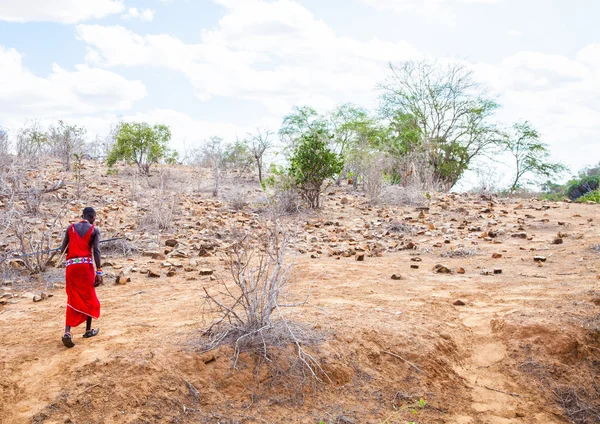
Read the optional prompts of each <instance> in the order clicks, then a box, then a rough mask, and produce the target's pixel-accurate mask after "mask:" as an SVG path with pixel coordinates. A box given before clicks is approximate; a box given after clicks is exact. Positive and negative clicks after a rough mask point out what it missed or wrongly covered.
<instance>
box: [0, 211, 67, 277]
mask: <svg viewBox="0 0 600 424" xmlns="http://www.w3.org/2000/svg"><path fill="white" fill-rule="evenodd" d="M65 213H66V211H65V210H62V209H61V210H60V211H59V212H58V213H57V214H56V215H54V216H51V217H44V219H43V220H42V223H41V224H40V225H36V224H34V223H32V222H29V221H28V220H27V219H26V218H25V217H24V216H22V215H17V216H14V217H13V219H12V220H11V223H10V229H9V231H10V233H11V234H12V235H13V236H14V237H15V238H16V240H17V243H18V253H19V254H20V255H24V256H23V257H22V258H21V260H22V263H23V264H24V266H25V268H27V270H28V271H29V272H31V273H32V274H39V273H41V272H44V271H45V270H46V268H47V267H48V266H49V265H50V263H51V261H52V259H53V258H54V257H55V255H56V254H57V251H54V252H49V250H51V249H52V248H53V247H54V246H53V244H54V241H55V240H54V237H53V234H55V233H58V234H60V230H61V227H60V224H61V219H62V217H63V216H64V215H65Z"/></svg>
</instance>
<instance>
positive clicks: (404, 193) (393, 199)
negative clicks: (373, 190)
mask: <svg viewBox="0 0 600 424" xmlns="http://www.w3.org/2000/svg"><path fill="white" fill-rule="evenodd" d="M381 199H382V201H383V203H385V204H388V205H400V206H421V205H424V204H425V203H426V200H427V198H426V197H425V195H424V194H423V191H422V190H421V189H419V188H417V187H414V186H407V187H402V186H398V185H391V186H386V187H384V188H383V190H382V194H381Z"/></svg>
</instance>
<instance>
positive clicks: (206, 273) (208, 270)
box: [200, 269, 214, 276]
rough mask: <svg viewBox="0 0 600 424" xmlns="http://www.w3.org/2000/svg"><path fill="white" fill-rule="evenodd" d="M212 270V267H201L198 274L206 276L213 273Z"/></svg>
mask: <svg viewBox="0 0 600 424" xmlns="http://www.w3.org/2000/svg"><path fill="white" fill-rule="evenodd" d="M213 273H214V271H213V270H212V269H201V270H200V275H202V276H207V275H213Z"/></svg>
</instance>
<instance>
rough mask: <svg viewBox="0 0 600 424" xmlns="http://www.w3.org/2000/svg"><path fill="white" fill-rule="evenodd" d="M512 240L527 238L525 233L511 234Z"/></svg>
mask: <svg viewBox="0 0 600 424" xmlns="http://www.w3.org/2000/svg"><path fill="white" fill-rule="evenodd" d="M511 237H512V238H520V239H526V238H527V233H514V234H511Z"/></svg>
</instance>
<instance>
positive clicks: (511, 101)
mask: <svg viewBox="0 0 600 424" xmlns="http://www.w3.org/2000/svg"><path fill="white" fill-rule="evenodd" d="M474 69H475V75H476V76H477V78H479V79H480V80H482V81H483V82H484V83H486V84H487V85H488V86H490V87H491V88H492V89H493V90H494V91H496V92H498V93H502V95H501V97H500V102H501V103H502V105H503V108H502V109H501V110H500V112H499V117H500V118H502V120H504V121H505V122H512V121H516V120H530V121H531V122H532V123H533V124H534V125H535V126H536V127H537V128H538V129H539V130H540V132H541V133H542V135H543V141H545V142H547V143H549V144H550V145H551V147H552V149H551V150H552V152H553V154H554V156H555V158H556V159H560V160H564V161H565V162H568V164H569V165H571V167H572V169H573V170H577V169H579V168H581V167H582V166H584V165H586V164H590V163H592V162H597V161H598V160H599V158H600V142H598V140H600V127H598V118H599V117H600V102H599V101H598V99H600V45H599V44H590V45H588V46H586V47H584V48H582V49H581V50H579V52H578V53H577V54H576V56H575V59H571V58H568V57H566V56H561V55H550V54H544V53H539V52H519V53H516V54H514V55H512V56H509V57H507V58H505V59H503V60H502V61H501V62H500V63H499V64H497V65H490V64H476V65H474Z"/></svg>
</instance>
